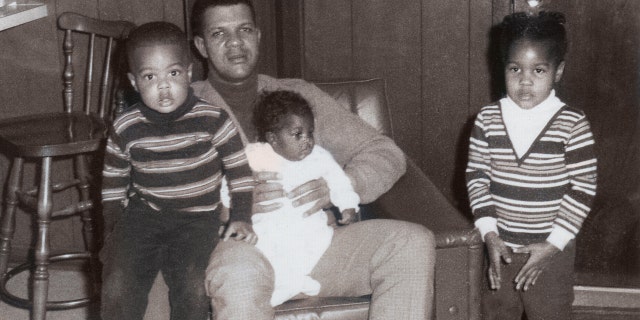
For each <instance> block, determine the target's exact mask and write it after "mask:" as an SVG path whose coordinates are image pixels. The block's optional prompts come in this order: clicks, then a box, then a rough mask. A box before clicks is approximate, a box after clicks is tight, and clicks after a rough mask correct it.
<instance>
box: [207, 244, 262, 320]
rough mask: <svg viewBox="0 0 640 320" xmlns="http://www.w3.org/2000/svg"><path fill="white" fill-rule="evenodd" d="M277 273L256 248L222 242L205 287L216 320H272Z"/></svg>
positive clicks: (210, 261) (212, 259) (210, 266)
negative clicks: (272, 304)
mask: <svg viewBox="0 0 640 320" xmlns="http://www.w3.org/2000/svg"><path fill="white" fill-rule="evenodd" d="M273 286H274V274H273V269H272V268H271V265H270V264H269V261H267V259H266V258H265V257H264V255H263V254H262V253H261V252H260V251H259V250H258V249H257V248H256V247H255V246H253V245H250V244H248V243H246V242H242V241H236V240H233V239H231V240H228V241H224V242H223V241H221V242H218V245H217V246H216V248H215V249H214V250H213V253H212V254H211V259H210V260H209V266H208V267H207V273H206V280H205V288H206V290H207V295H209V297H211V305H212V307H213V313H214V319H216V320H246V319H252V320H272V319H273V317H274V310H273V308H272V307H271V303H270V300H271V294H272V293H273Z"/></svg>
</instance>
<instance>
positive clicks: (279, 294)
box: [222, 143, 360, 306]
mask: <svg viewBox="0 0 640 320" xmlns="http://www.w3.org/2000/svg"><path fill="white" fill-rule="evenodd" d="M245 151H246V154H247V158H248V159H249V165H250V166H251V169H252V170H253V171H254V172H258V171H272V172H279V173H280V176H281V178H282V179H281V180H279V181H278V182H279V183H281V184H282V185H283V188H284V190H285V192H289V191H291V190H292V189H294V188H295V187H298V186H300V185H302V184H304V183H305V182H307V181H310V180H314V179H318V178H324V180H325V181H326V182H327V185H328V187H329V190H330V197H331V202H332V203H333V204H334V205H335V206H337V207H338V208H339V209H340V211H342V210H345V209H349V208H355V209H356V210H358V209H357V208H358V203H359V202H360V198H359V196H358V194H357V193H355V191H354V190H353V187H352V185H351V180H350V179H349V177H348V176H347V175H346V174H345V173H344V171H343V170H342V168H341V167H340V165H339V164H338V163H337V162H336V161H335V160H334V159H333V157H332V156H331V154H330V153H329V152H328V151H327V150H325V149H323V148H322V147H320V146H318V145H316V146H314V148H313V150H312V151H311V153H310V154H309V155H308V156H307V157H305V158H304V159H302V160H300V161H289V160H287V159H285V158H283V157H282V156H280V155H279V154H277V153H276V152H275V151H274V150H273V148H272V147H271V145H269V144H267V143H251V144H249V145H247V147H246V148H245ZM224 184H225V183H223V185H224ZM222 198H223V204H225V205H228V202H226V201H228V195H225V192H224V191H223V193H222ZM224 198H227V199H226V200H225V199H224ZM225 202H226V203H225ZM273 202H281V203H282V205H283V206H282V207H281V208H280V209H278V210H276V211H272V212H268V213H258V214H254V215H253V216H252V222H253V230H254V231H255V233H256V235H257V236H258V243H257V244H256V247H257V248H258V249H260V250H261V251H262V253H263V254H264V255H265V256H266V258H267V259H268V260H269V262H270V263H271V266H272V267H273V270H274V273H275V289H274V293H273V295H272V297H271V305H273V306H277V305H279V304H282V303H283V302H285V301H287V300H289V299H291V298H293V297H294V296H296V295H297V294H299V293H304V294H306V295H310V296H313V295H317V294H318V292H319V291H320V283H318V282H317V281H316V280H314V279H312V278H311V277H310V276H309V273H310V272H311V271H312V270H313V267H314V266H315V265H316V263H317V262H318V260H320V257H322V255H323V254H324V252H325V251H326V250H327V248H328V247H329V245H330V244H331V238H332V237H333V228H332V227H331V226H328V225H327V215H326V214H325V213H324V212H323V211H322V210H319V211H318V212H316V213H314V214H311V215H309V216H308V217H306V218H305V217H303V213H304V212H305V211H306V210H307V209H309V208H310V207H311V206H312V205H313V204H314V203H308V204H305V205H302V206H299V207H296V208H294V207H293V206H292V205H291V202H292V200H291V199H288V198H281V199H277V200H275V201H270V202H269V203H273Z"/></svg>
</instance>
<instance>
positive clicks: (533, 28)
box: [500, 11, 567, 65]
mask: <svg viewBox="0 0 640 320" xmlns="http://www.w3.org/2000/svg"><path fill="white" fill-rule="evenodd" d="M565 22H566V20H565V17H564V15H563V14H562V13H560V12H546V11H540V12H539V13H537V14H529V13H524V12H516V13H513V14H510V15H508V16H506V17H505V18H504V20H502V24H501V25H500V55H501V57H502V62H505V61H506V60H507V59H508V58H509V50H510V49H511V46H512V45H513V44H514V43H515V42H516V41H520V40H531V41H536V42H539V41H541V42H547V43H548V45H549V54H550V56H551V57H552V58H553V59H554V62H555V63H556V65H557V64H559V63H560V62H562V61H563V60H564V55H565V53H566V52H567V33H566V31H565V28H564V24H565Z"/></svg>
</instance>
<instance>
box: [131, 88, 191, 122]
mask: <svg viewBox="0 0 640 320" xmlns="http://www.w3.org/2000/svg"><path fill="white" fill-rule="evenodd" d="M197 101H198V98H197V97H196V95H195V94H193V89H192V88H189V93H188V94H187V99H186V100H185V101H184V102H183V103H182V104H181V105H180V106H179V107H178V108H176V110H174V111H172V112H169V113H162V112H158V111H155V110H153V109H151V108H149V107H148V106H147V105H146V104H144V102H142V101H141V102H140V108H139V109H140V112H142V115H144V116H145V118H147V119H149V121H151V122H155V123H162V124H165V123H169V122H173V121H175V120H177V119H179V118H180V117H182V116H184V115H185V114H187V112H189V111H191V109H193V106H194V105H195V104H196V102H197Z"/></svg>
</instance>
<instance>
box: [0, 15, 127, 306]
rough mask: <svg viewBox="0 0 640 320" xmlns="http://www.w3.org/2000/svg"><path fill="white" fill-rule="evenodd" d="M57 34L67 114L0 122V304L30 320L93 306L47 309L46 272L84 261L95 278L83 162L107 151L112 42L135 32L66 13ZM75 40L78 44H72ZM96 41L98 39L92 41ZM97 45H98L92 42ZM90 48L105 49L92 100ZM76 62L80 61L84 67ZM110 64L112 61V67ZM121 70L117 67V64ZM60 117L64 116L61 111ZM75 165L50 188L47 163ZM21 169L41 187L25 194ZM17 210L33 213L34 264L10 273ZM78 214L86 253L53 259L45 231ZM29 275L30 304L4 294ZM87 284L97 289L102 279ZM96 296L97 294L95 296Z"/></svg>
mask: <svg viewBox="0 0 640 320" xmlns="http://www.w3.org/2000/svg"><path fill="white" fill-rule="evenodd" d="M58 26H59V28H60V29H62V30H64V31H65V39H64V44H63V52H64V56H65V68H64V74H63V77H62V78H63V80H64V111H62V112H55V113H47V114H35V115H28V116H22V117H16V118H11V119H4V120H0V150H2V151H3V152H6V153H7V155H9V156H10V157H11V158H12V166H11V173H10V176H9V182H8V185H7V188H8V189H7V192H6V201H5V210H4V212H3V215H2V222H1V223H2V224H1V226H0V275H2V277H1V279H0V297H2V299H3V300H5V301H7V302H8V303H11V304H13V305H15V306H17V307H21V308H31V309H32V313H31V317H32V319H45V318H46V310H47V309H50V310H57V309H68V308H75V307H80V306H84V305H86V304H88V303H89V302H91V297H88V298H84V299H77V300H69V301H48V300H47V295H48V287H49V264H50V263H53V262H58V261H63V260H70V259H89V261H90V267H91V268H92V270H94V271H97V270H98V269H99V268H98V265H97V263H98V260H97V252H96V251H97V250H96V249H97V248H96V242H95V239H94V221H93V214H92V208H93V203H94V201H93V200H92V199H91V198H92V197H91V192H90V186H91V183H92V182H95V181H96V180H95V179H92V177H91V174H90V170H89V164H88V158H87V156H88V155H90V154H92V153H94V154H95V153H97V151H100V150H102V149H103V147H104V140H105V137H106V133H107V128H108V123H109V120H110V118H111V114H112V112H111V111H110V110H111V109H113V108H111V107H110V106H112V105H113V104H114V103H113V101H112V100H113V99H111V97H112V96H114V95H113V94H112V93H113V92H115V90H114V88H116V87H117V79H118V78H117V77H115V76H112V74H113V71H112V70H111V69H112V68H111V65H112V63H113V62H112V60H114V57H115V56H116V55H115V52H116V51H115V45H114V40H121V39H124V38H125V37H126V36H127V34H128V33H129V31H130V30H131V29H132V28H133V27H134V25H133V24H132V23H129V22H124V21H100V20H96V19H92V18H88V17H84V16H81V15H78V14H74V13H63V14H61V15H60V16H59V17H58ZM79 33H80V34H82V36H83V37H86V38H87V40H86V43H87V44H88V47H89V48H88V50H87V54H86V56H84V57H83V58H82V59H86V61H87V71H86V73H85V75H86V76H85V78H84V79H83V80H84V81H83V82H84V83H83V87H84V98H85V99H84V101H83V103H81V104H82V105H83V110H81V111H73V107H74V102H73V96H74V83H73V80H74V76H75V72H74V65H73V61H74V60H75V59H76V58H78V57H79V56H80V55H79V54H78V53H77V52H76V53H75V55H74V49H75V47H76V45H75V44H74V40H75V39H74V38H73V37H74V35H76V34H79ZM77 37H80V36H77ZM96 37H98V39H96ZM96 40H98V41H96ZM94 48H104V49H105V54H104V56H102V55H99V56H100V57H101V58H102V57H104V63H98V64H96V65H100V66H101V67H100V69H101V70H102V71H101V73H100V74H101V78H102V79H101V83H100V85H99V89H98V91H99V95H98V97H97V98H95V99H94V98H93V97H92V94H91V92H92V90H93V87H94V85H93V74H94V71H93V69H94V61H93V60H94V51H95V49H94ZM82 59H81V61H82ZM114 61H115V60H114ZM116 66H120V64H116ZM61 109H62V108H61ZM60 159H63V160H64V159H67V160H68V159H73V162H74V171H75V179H72V180H71V181H64V182H56V183H54V182H52V180H53V179H54V176H55V175H56V173H57V172H54V171H53V170H52V162H53V161H54V160H60ZM25 161H35V162H36V163H37V164H38V166H39V170H40V179H39V185H38V186H35V187H33V188H27V189H23V188H22V176H23V169H24V164H25ZM72 187H76V188H77V190H78V192H79V201H78V202H77V203H73V204H70V205H68V206H66V207H64V208H62V209H60V210H56V211H55V212H54V211H53V209H52V208H53V194H54V193H55V192H58V191H62V190H66V189H69V188H72ZM19 204H22V205H24V206H25V207H26V208H29V209H31V210H35V211H36V212H37V217H36V221H37V234H36V235H35V237H36V241H35V250H34V259H33V262H26V263H24V264H21V265H19V266H18V267H16V268H13V269H12V270H11V271H9V272H7V264H8V260H9V255H10V252H11V241H12V239H13V235H14V231H15V212H16V208H17V206H18V205H19ZM77 213H80V214H81V219H82V222H83V236H84V240H85V247H86V251H84V252H77V253H68V254H60V255H51V248H50V246H49V236H50V235H49V225H50V223H51V221H52V218H54V217H56V218H58V217H65V216H71V215H75V214H77ZM27 270H32V272H33V273H32V280H33V284H32V289H33V296H32V298H31V299H30V300H29V299H23V298H19V297H17V296H15V295H13V294H11V293H9V292H8V291H7V290H6V284H7V281H9V279H11V278H12V277H13V276H15V275H16V274H18V273H20V272H23V271H27ZM93 274H94V275H95V277H94V278H92V280H93V281H92V283H93V284H97V283H99V281H98V280H99V275H96V274H95V272H93ZM94 291H95V292H94V293H97V292H98V291H97V290H94Z"/></svg>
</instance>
